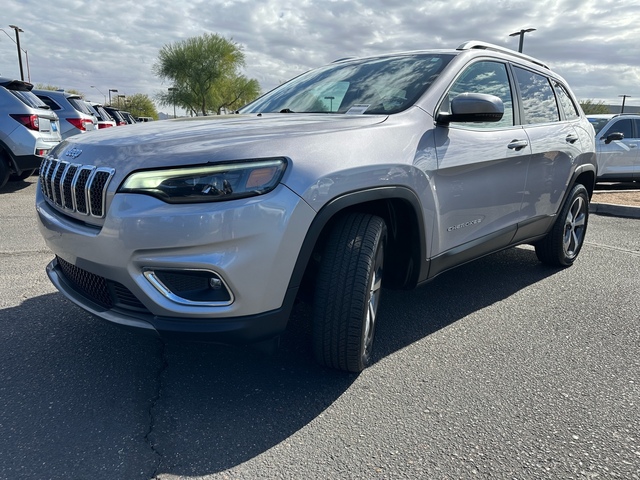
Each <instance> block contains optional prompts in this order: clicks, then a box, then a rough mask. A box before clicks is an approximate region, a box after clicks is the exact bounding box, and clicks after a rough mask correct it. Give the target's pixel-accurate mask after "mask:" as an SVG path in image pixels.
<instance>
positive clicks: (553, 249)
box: [535, 184, 589, 267]
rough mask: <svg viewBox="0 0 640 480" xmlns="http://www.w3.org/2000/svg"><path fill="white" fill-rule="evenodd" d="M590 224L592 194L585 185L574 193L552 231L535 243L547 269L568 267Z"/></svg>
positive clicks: (580, 186)
mask: <svg viewBox="0 0 640 480" xmlns="http://www.w3.org/2000/svg"><path fill="white" fill-rule="evenodd" d="M588 221H589V194H588V192H587V189H586V188H585V187H584V185H581V184H577V185H575V186H574V187H573V189H572V190H571V193H570V194H569V196H568V197H567V200H566V202H565V204H564V205H563V207H562V210H561V211H560V215H558V218H557V219H556V222H555V223H554V225H553V228H552V229H551V231H550V232H549V233H548V234H547V236H546V237H545V238H543V239H542V240H540V241H539V242H538V243H536V245H535V247H536V255H537V256H538V259H539V260H540V261H541V262H542V263H546V264H547V265H553V266H559V267H568V266H570V265H572V264H573V262H574V261H575V259H576V258H577V257H578V253H580V249H581V248H582V245H583V243H584V237H585V234H586V233H587V223H588Z"/></svg>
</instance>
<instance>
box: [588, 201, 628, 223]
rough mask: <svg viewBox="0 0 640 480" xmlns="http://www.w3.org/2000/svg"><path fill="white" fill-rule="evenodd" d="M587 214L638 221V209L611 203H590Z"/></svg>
mask: <svg viewBox="0 0 640 480" xmlns="http://www.w3.org/2000/svg"><path fill="white" fill-rule="evenodd" d="M589 213H595V214H598V215H610V216H614V217H624V218H638V219H640V207H633V206H631V205H614V204H611V203H593V202H592V203H590V204H589Z"/></svg>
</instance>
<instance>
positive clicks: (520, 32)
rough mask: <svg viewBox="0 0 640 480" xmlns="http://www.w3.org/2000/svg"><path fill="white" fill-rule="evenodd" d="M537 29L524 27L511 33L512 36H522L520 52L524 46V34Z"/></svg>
mask: <svg viewBox="0 0 640 480" xmlns="http://www.w3.org/2000/svg"><path fill="white" fill-rule="evenodd" d="M535 31H536V29H535V28H523V29H522V30H520V31H519V32H513V33H510V34H509V36H510V37H515V36H517V35H519V36H520V45H519V46H518V51H519V52H520V53H522V47H523V46H524V34H525V33H529V32H535Z"/></svg>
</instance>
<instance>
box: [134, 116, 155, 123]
mask: <svg viewBox="0 0 640 480" xmlns="http://www.w3.org/2000/svg"><path fill="white" fill-rule="evenodd" d="M136 120H138V122H139V123H144V122H152V121H153V117H138V118H137V119H136Z"/></svg>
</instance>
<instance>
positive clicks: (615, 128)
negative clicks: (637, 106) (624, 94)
mask: <svg viewBox="0 0 640 480" xmlns="http://www.w3.org/2000/svg"><path fill="white" fill-rule="evenodd" d="M612 133H622V134H623V135H624V138H633V124H632V123H631V119H630V118H623V119H620V120H618V121H617V122H615V123H614V124H613V125H611V126H610V127H609V128H607V131H606V132H604V134H603V135H602V136H603V137H606V136H607V135H610V134H612Z"/></svg>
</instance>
